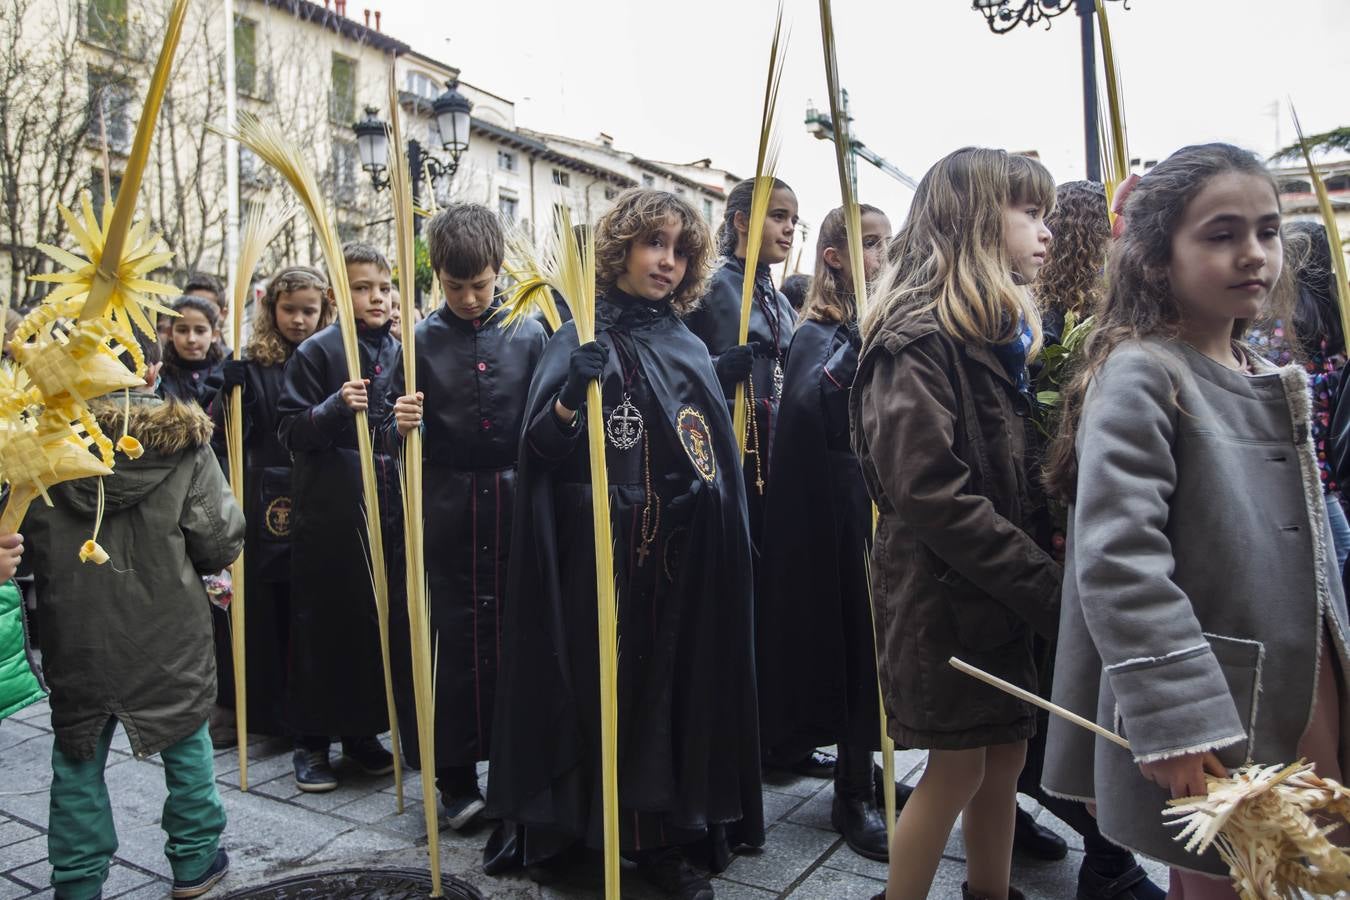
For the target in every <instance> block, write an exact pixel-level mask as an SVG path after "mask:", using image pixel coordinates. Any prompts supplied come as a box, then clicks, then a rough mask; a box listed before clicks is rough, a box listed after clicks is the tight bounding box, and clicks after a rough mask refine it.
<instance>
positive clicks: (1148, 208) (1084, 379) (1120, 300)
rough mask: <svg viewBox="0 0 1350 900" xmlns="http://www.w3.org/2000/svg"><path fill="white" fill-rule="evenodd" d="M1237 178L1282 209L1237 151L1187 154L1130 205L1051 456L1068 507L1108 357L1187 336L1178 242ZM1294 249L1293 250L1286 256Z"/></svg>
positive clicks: (1282, 295)
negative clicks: (1206, 196) (1219, 180)
mask: <svg viewBox="0 0 1350 900" xmlns="http://www.w3.org/2000/svg"><path fill="white" fill-rule="evenodd" d="M1229 172H1238V173H1242V174H1248V175H1257V176H1260V177H1261V178H1264V179H1265V180H1266V181H1267V182H1268V183H1269V184H1270V190H1271V193H1272V194H1274V195H1275V199H1276V203H1278V202H1279V196H1280V195H1279V191H1278V190H1277V189H1276V187H1275V181H1274V179H1273V178H1271V177H1270V173H1269V172H1268V171H1267V170H1266V167H1265V166H1264V165H1262V164H1261V161H1260V160H1259V159H1257V158H1256V156H1255V155H1253V154H1252V153H1250V152H1248V151H1246V150H1243V149H1241V148H1239V147H1234V146H1232V145H1231V144H1200V145H1196V146H1192V147H1183V148H1182V149H1180V150H1178V151H1177V152H1176V153H1173V154H1172V155H1171V156H1169V157H1168V158H1167V159H1165V160H1163V161H1162V162H1161V163H1159V164H1158V165H1157V166H1155V167H1154V168H1153V169H1151V170H1150V171H1149V172H1148V174H1146V175H1144V177H1143V178H1141V179H1140V180H1139V183H1138V185H1137V186H1136V187H1135V189H1134V192H1133V193H1131V194H1130V197H1129V200H1128V201H1127V202H1126V204H1125V212H1124V216H1125V230H1124V231H1123V232H1122V233H1121V235H1120V237H1119V238H1117V239H1116V241H1115V242H1114V243H1113V244H1112V246H1111V251H1110V254H1109V257H1108V259H1107V263H1106V271H1107V284H1106V297H1105V299H1104V300H1103V301H1102V304H1101V306H1100V307H1099V309H1098V311H1097V313H1096V326H1095V327H1094V328H1093V330H1092V334H1091V335H1089V336H1088V338H1087V340H1086V341H1085V342H1084V344H1083V349H1082V355H1081V357H1080V359H1079V361H1078V362H1077V364H1076V370H1075V372H1074V374H1073V376H1072V378H1071V379H1070V381H1069V386H1068V387H1067V388H1066V389H1065V390H1064V393H1063V396H1062V398H1061V402H1062V404H1063V406H1062V408H1061V415H1060V422H1059V431H1058V433H1057V434H1056V435H1055V439H1054V441H1053V442H1052V443H1051V445H1050V449H1049V452H1048V453H1047V455H1046V466H1045V485H1046V488H1047V489H1048V490H1049V491H1050V492H1051V493H1052V494H1054V495H1055V496H1058V497H1059V498H1060V499H1062V500H1065V501H1067V502H1072V501H1073V499H1074V497H1075V495H1076V491H1077V480H1078V458H1077V452H1076V447H1077V432H1078V423H1079V422H1080V420H1081V419H1082V415H1083V399H1084V397H1085V396H1086V394H1087V391H1088V387H1089V386H1090V385H1091V383H1092V379H1093V377H1094V376H1095V375H1096V374H1097V371H1098V370H1099V369H1100V368H1101V367H1102V364H1103V363H1105V362H1106V359H1107V357H1109V356H1110V355H1111V353H1112V351H1114V350H1115V349H1116V348H1117V347H1118V346H1120V345H1121V344H1122V343H1125V342H1126V341H1133V340H1138V339H1140V338H1145V337H1154V336H1158V337H1164V338H1174V337H1176V336H1177V335H1178V334H1179V333H1180V330H1181V306H1180V304H1178V302H1177V299H1176V297H1175V296H1173V294H1172V287H1171V284H1170V282H1169V280H1168V268H1169V266H1170V265H1171V262H1172V237H1173V235H1174V234H1175V233H1176V229H1177V226H1178V224H1179V223H1180V222H1181V220H1182V217H1183V216H1184V215H1185V213H1186V207H1187V206H1188V205H1189V204H1190V202H1191V201H1192V200H1193V199H1195V197H1196V195H1197V194H1199V193H1200V191H1201V190H1203V189H1204V187H1205V185H1206V184H1208V183H1209V181H1210V179H1212V178H1214V177H1215V176H1218V175H1225V174H1227V173H1229ZM1292 249H1293V248H1292V247H1291V245H1290V244H1289V243H1288V242H1286V243H1285V246H1284V252H1285V254H1286V256H1287V255H1288V254H1289V253H1290V252H1291V251H1292ZM1294 268H1295V267H1294V266H1293V265H1288V264H1286V265H1285V267H1284V271H1283V272H1282V274H1281V275H1280V279H1279V281H1277V282H1276V284H1275V286H1274V288H1273V289H1272V291H1271V298H1270V302H1269V303H1268V304H1267V308H1266V310H1265V312H1264V313H1263V315H1262V319H1263V320H1264V319H1266V318H1281V319H1283V320H1284V322H1285V327H1286V328H1290V327H1292V321H1291V319H1290V317H1289V316H1288V315H1287V311H1288V309H1289V307H1290V306H1291V304H1292V302H1293V297H1294V290H1293V280H1294ZM1251 324H1252V323H1251V322H1249V321H1247V320H1245V319H1239V320H1237V321H1236V322H1235V323H1234V325H1233V339H1234V340H1235V341H1240V340H1241V339H1242V337H1243V336H1244V335H1245V334H1246V332H1247V329H1248V328H1249V327H1250V325H1251Z"/></svg>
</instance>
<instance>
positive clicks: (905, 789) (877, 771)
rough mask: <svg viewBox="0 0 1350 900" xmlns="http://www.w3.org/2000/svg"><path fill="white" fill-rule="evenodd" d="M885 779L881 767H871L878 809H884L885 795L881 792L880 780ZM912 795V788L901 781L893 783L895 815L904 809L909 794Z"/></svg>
mask: <svg viewBox="0 0 1350 900" xmlns="http://www.w3.org/2000/svg"><path fill="white" fill-rule="evenodd" d="M885 777H886V776H885V774H884V773H883V772H882V771H881V766H875V765H874V766H873V767H872V787H873V788H874V789H875V790H876V794H877V807H878V808H879V809H885V808H886V795H885V793H884V792H883V791H882V790H881V784H882V779H883V778H885ZM913 793H914V788H912V787H910V786H909V785H907V784H905V783H904V782H903V781H897V782H896V783H895V814H896V815H897V816H898V815H900V810H902V809H904V808H905V804H906V803H908V802H909V796H910V794H913Z"/></svg>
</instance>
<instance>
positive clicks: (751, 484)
mask: <svg viewBox="0 0 1350 900" xmlns="http://www.w3.org/2000/svg"><path fill="white" fill-rule="evenodd" d="M744 282H745V260H743V259H737V258H736V257H734V256H730V257H726V258H724V259H723V260H722V261H721V265H720V266H719V267H718V269H717V270H716V271H715V272H713V276H712V279H711V281H710V282H709V284H708V293H707V294H705V295H704V297H703V300H702V302H701V303H700V304H699V307H698V309H696V310H694V311H693V312H692V313H690V314H689V318H688V323H689V330H690V331H692V332H693V333H694V334H695V335H697V336H698V338H699V339H700V340H701V341H703V343H704V344H705V345H706V346H707V348H708V353H709V354H710V355H711V356H712V358H713V360H714V361H716V360H717V357H719V356H721V355H722V354H723V353H725V352H726V351H727V350H729V349H731V348H732V347H734V346H736V344H737V343H738V340H737V339H738V338H739V337H740V327H741V287H742V285H743V284H744ZM755 295H756V301H755V302H753V303H751V305H750V331H749V338H748V341H749V342H750V343H756V342H758V343H759V344H760V345H762V346H764V347H766V348H768V353H767V354H765V355H757V356H756V357H755V362H754V367H753V368H752V369H751V372H750V380H751V382H752V383H753V385H754V392H755V405H754V414H755V422H754V427H755V428H756V429H757V432H758V440H759V446H760V458H759V459H758V460H756V459H755V455H754V454H751V453H747V454H746V456H745V470H744V474H745V488H746V495H747V499H748V502H749V514H750V538H751V541H752V542H753V545H754V548H755V551H756V553H759V552H761V551H762V550H763V540H762V533H763V524H764V498H765V496H767V494H768V491H769V487H768V482H769V475H770V472H771V471H772V468H773V466H772V448H773V442H774V434H775V432H776V431H777V426H778V406H779V398H778V397H777V396H776V395H775V394H774V384H773V382H774V377H773V373H774V363H775V357H779V358H782V357H785V356H786V354H787V350H788V345H789V344H790V343H791V341H792V329H793V324H794V323H795V322H796V321H797V314H796V313H795V312H793V310H792V304H791V303H789V302H788V299H787V297H785V296H783V294H782V293H780V292H779V291H778V290H777V289H775V288H774V286H773V279H772V278H771V277H770V275H769V267H768V266H763V265H761V266H758V267H757V268H756V271H755ZM766 308H767V309H768V310H770V311H771V312H772V313H773V315H772V316H766V315H765V309H766ZM719 390H720V388H719ZM725 397H726V402H727V404H728V408H730V406H731V404H732V403H733V401H734V400H735V398H736V392H735V388H734V387H733V388H732V389H731V390H728V391H726V393H725ZM746 441H747V446H750V447H752V448H753V446H754V436H753V435H752V433H751V432H750V430H749V426H747V432H746ZM760 481H763V482H764V487H763V489H762V490H761V488H760V486H759V482H760Z"/></svg>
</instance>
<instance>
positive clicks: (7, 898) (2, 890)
mask: <svg viewBox="0 0 1350 900" xmlns="http://www.w3.org/2000/svg"><path fill="white" fill-rule="evenodd" d="M32 893H33V889H32V888H31V887H29V886H28V885H26V884H19V883H18V882H17V881H10V880H9V879H8V878H6V877H4V876H3V875H0V900H18V898H20V897H27V896H29V895H30V894H32Z"/></svg>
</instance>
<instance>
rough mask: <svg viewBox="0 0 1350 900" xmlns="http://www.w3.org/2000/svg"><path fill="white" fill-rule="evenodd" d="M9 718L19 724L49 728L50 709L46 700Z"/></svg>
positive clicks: (27, 707)
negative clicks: (27, 723) (26, 723)
mask: <svg viewBox="0 0 1350 900" xmlns="http://www.w3.org/2000/svg"><path fill="white" fill-rule="evenodd" d="M9 718H11V719H14V720H16V721H19V722H31V723H33V724H35V725H39V726H40V727H51V719H52V708H51V706H50V705H49V704H48V702H47V701H46V700H41V701H39V702H37V703H34V704H33V705H32V706H26V707H24V708H23V709H21V710H19V711H18V712H16V713H15V714H14V715H12V716H10V717H9Z"/></svg>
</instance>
